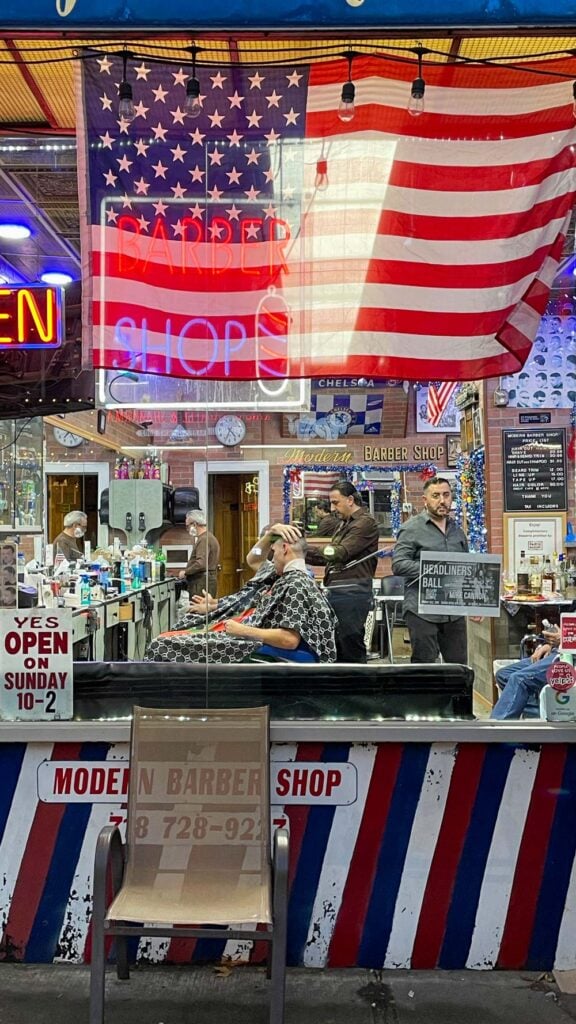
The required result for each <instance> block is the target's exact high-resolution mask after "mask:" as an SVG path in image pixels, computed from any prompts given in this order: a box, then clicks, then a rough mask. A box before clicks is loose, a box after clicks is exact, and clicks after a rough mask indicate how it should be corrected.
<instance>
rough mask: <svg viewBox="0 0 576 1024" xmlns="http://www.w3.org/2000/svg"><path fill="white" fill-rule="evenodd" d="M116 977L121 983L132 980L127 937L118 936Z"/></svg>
mask: <svg viewBox="0 0 576 1024" xmlns="http://www.w3.org/2000/svg"><path fill="white" fill-rule="evenodd" d="M116 977H117V978H118V979H119V981H129V980H130V965H129V963H128V943H127V941H126V936H125V935H117V936H116Z"/></svg>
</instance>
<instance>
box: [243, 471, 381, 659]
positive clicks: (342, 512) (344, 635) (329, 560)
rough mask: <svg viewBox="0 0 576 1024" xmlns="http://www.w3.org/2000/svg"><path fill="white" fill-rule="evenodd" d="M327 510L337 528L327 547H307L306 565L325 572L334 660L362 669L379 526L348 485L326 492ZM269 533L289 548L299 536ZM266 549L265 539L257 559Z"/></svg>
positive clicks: (284, 530) (293, 530) (290, 529)
mask: <svg viewBox="0 0 576 1024" xmlns="http://www.w3.org/2000/svg"><path fill="white" fill-rule="evenodd" d="M330 507H331V509H332V512H333V513H334V514H336V515H337V516H338V517H339V519H340V523H339V524H338V526H337V527H336V529H335V531H334V533H333V535H332V538H331V540H330V541H329V543H328V544H324V546H321V547H317V548H315V547H312V546H309V547H308V550H307V552H306V561H307V562H309V563H311V564H312V565H324V566H326V571H325V573H324V585H325V587H326V588H327V590H326V597H327V598H328V601H329V602H330V604H331V605H332V608H333V609H334V612H335V614H336V618H337V620H338V626H337V629H336V648H337V660H338V661H346V662H355V663H361V664H364V663H365V662H366V647H365V644H364V627H365V624H366V616H367V615H368V612H369V611H370V609H371V608H372V605H373V597H372V577H373V576H374V573H375V572H376V566H377V564H378V559H377V558H376V552H377V551H378V524H377V522H376V520H375V519H374V517H373V516H371V515H370V513H369V511H368V509H367V508H365V507H364V505H363V504H362V499H361V497H360V495H359V494H358V491H357V490H356V488H355V487H353V485H352V484H351V483H349V482H348V480H341V481H339V482H338V483H336V484H334V487H333V488H332V490H331V491H330ZM272 532H273V533H274V534H279V535H280V536H282V537H283V538H284V539H285V540H287V541H288V542H290V541H291V540H292V539H293V538H296V537H299V536H300V530H299V529H298V527H296V526H287V525H286V524H281V523H276V524H275V525H274V526H273V527H271V533H272ZM268 543H269V542H268V538H267V537H264V538H262V540H261V541H260V546H259V549H258V550H259V554H260V555H261V556H262V555H263V556H264V557H265V556H266V554H267V547H268ZM371 556H373V557H371ZM248 561H249V562H250V558H248Z"/></svg>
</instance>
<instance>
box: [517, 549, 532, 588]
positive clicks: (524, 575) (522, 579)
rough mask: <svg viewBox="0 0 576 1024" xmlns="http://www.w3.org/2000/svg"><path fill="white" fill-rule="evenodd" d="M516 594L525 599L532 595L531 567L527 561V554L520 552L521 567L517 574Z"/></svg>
mask: <svg viewBox="0 0 576 1024" xmlns="http://www.w3.org/2000/svg"><path fill="white" fill-rule="evenodd" d="M516 593H517V594H519V595H521V596H522V595H523V596H525V597H527V596H528V594H530V593H531V590H530V567H529V565H528V562H527V561H526V552H525V551H521V552H520V565H519V566H518V572H517V573H516Z"/></svg>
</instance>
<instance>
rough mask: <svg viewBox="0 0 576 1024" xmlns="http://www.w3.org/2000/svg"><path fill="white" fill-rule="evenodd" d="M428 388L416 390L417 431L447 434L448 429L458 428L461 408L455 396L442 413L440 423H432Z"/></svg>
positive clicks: (420, 432)
mask: <svg viewBox="0 0 576 1024" xmlns="http://www.w3.org/2000/svg"><path fill="white" fill-rule="evenodd" d="M427 407H428V388H426V387H424V388H420V390H419V391H416V431H417V433H419V434H431V433H434V434H445V433H446V431H448V430H449V431H455V430H458V428H459V426H460V410H459V408H458V406H457V405H456V403H455V401H454V398H451V399H450V401H449V402H448V405H447V406H446V408H445V409H444V412H443V413H442V417H441V419H440V423H439V424H438V426H436V427H435V426H434V424H433V423H430V420H429V419H428V415H427V412H426V410H427Z"/></svg>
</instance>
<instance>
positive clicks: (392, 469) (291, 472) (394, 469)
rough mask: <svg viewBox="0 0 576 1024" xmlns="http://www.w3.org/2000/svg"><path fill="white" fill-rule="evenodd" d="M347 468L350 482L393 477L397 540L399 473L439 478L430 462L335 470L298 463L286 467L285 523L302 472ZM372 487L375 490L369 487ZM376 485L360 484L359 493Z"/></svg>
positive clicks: (400, 485) (398, 527) (283, 496)
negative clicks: (372, 476)
mask: <svg viewBox="0 0 576 1024" xmlns="http://www.w3.org/2000/svg"><path fill="white" fill-rule="evenodd" d="M344 468H345V472H346V476H347V477H348V479H351V477H352V474H353V473H374V472H378V473H394V480H393V483H392V488H391V492H392V493H391V496H390V504H391V510H392V534H393V536H394V537H397V536H398V531H399V530H400V526H401V525H402V508H401V503H400V495H401V491H402V482H401V479H400V473H419V474H420V477H421V479H422V480H428V479H430V478H431V477H433V476H436V473H437V472H438V470H437V467H436V466H433V465H432V464H431V463H430V462H415V463H410V464H406V465H402V466H377V467H374V466H365V465H358V466H346V467H343V466H338V465H336V466H334V465H325V464H321V465H318V464H314V465H306V466H302V465H299V464H296V463H292V464H290V465H288V466H284V479H283V483H282V510H283V516H282V517H283V520H284V522H285V523H289V522H290V506H291V504H292V500H291V498H292V494H291V492H292V484H293V483H294V482H296V481H298V480H299V478H300V473H301V472H302V470H306V471H308V472H309V473H319V472H321V471H322V470H324V471H325V472H327V473H334V472H337V473H341V472H342V470H343V469H344ZM371 483H372V487H371V486H370V484H371ZM373 489H374V487H373V482H372V481H370V480H363V481H362V480H361V481H359V482H358V485H357V490H359V491H361V490H373Z"/></svg>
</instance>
